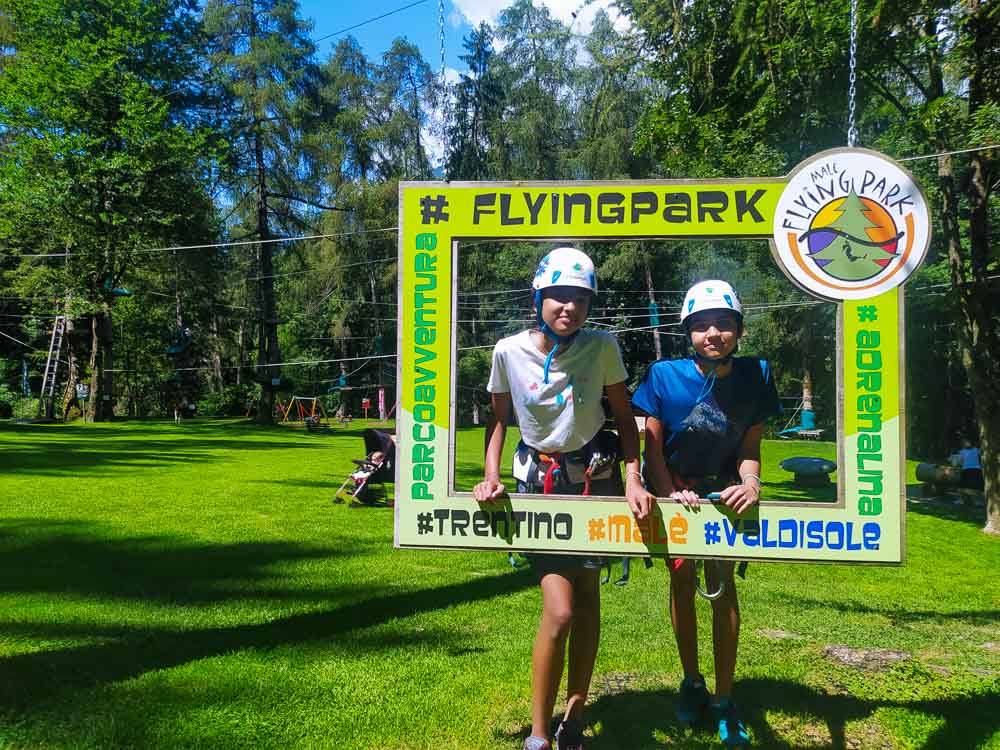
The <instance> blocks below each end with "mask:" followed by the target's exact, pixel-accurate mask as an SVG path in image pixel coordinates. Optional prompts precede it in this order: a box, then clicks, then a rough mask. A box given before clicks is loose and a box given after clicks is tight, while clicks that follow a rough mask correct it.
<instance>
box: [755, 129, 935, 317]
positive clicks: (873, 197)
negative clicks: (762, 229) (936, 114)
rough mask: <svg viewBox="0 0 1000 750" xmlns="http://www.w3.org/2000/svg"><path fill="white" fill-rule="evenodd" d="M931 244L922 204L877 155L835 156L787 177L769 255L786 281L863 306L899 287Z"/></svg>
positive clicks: (909, 180) (902, 174)
mask: <svg viewBox="0 0 1000 750" xmlns="http://www.w3.org/2000/svg"><path fill="white" fill-rule="evenodd" d="M929 243H930V215H929V212H928V209H927V201H926V199H925V198H924V196H923V193H922V192H921V191H920V188H919V187H918V186H917V184H916V182H914V180H913V177H912V176H911V175H910V174H909V172H907V171H906V170H904V169H903V168H902V167H900V166H899V165H898V164H896V163H895V162H894V161H892V160H890V159H888V158H887V157H885V156H883V155H882V154H878V153H876V152H874V151H868V150H865V149H833V150H832V151H825V152H823V153H822V154H819V155H817V156H815V157H813V158H812V159H809V160H808V161H806V162H803V163H802V164H800V165H799V167H798V168H796V170H795V171H794V172H793V173H792V174H791V175H790V176H789V182H788V186H787V187H786V188H785V189H784V191H783V192H782V194H781V198H780V199H779V200H778V206H777V210H776V212H775V215H774V236H773V239H772V250H773V252H774V255H775V258H776V260H777V261H778V264H779V265H780V266H781V268H782V270H783V271H784V272H785V274H786V275H787V276H788V277H789V278H791V279H792V281H794V282H795V283H796V284H798V285H799V286H800V287H803V288H805V289H806V290H808V291H810V292H812V293H813V294H817V295H819V296H821V297H825V298H826V299H833V300H845V299H865V298H868V297H874V296H877V295H879V294H881V293H883V292H885V291H888V290H889V289H892V288H895V287H897V286H899V285H900V284H902V283H903V282H904V281H906V279H907V278H908V277H909V276H910V275H911V274H912V273H913V272H914V271H915V270H916V269H917V267H918V266H919V265H920V263H921V262H922V261H923V259H924V257H925V255H926V254H927V247H928V245H929Z"/></svg>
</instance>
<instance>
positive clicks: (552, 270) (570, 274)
mask: <svg viewBox="0 0 1000 750" xmlns="http://www.w3.org/2000/svg"><path fill="white" fill-rule="evenodd" d="M550 286H576V287H580V288H581V289H588V290H589V291H590V292H591V293H592V294H597V272H596V271H595V269H594V261H592V260H591V259H590V258H589V257H588V256H587V254H586V253H584V252H582V251H580V250H577V249H576V248H575V247H557V248H556V249H555V250H551V251H550V252H548V253H546V255H545V257H543V258H542V259H541V260H540V261H539V262H538V269H537V270H536V271H535V280H534V281H533V282H531V288H532V289H534V290H535V291H536V292H540V291H542V290H543V289H547V288H549V287H550Z"/></svg>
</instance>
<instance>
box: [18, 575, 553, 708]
mask: <svg viewBox="0 0 1000 750" xmlns="http://www.w3.org/2000/svg"><path fill="white" fill-rule="evenodd" d="M533 586H534V578H533V576H532V575H531V574H530V573H507V574H505V575H499V576H493V577H491V578H477V579H475V580H471V581H466V582H463V583H457V584H452V585H449V586H442V587H440V588H435V589H425V590H420V591H410V592H406V593H402V594H393V595H388V596H374V597H370V598H366V599H364V600H363V601H360V602H357V603H353V604H347V605H344V606H340V607H334V608H330V609H325V610H322V611H317V612H310V613H307V614H300V615H294V616H291V617H285V618H280V619H276V620H272V621H270V622H266V623H259V624H247V625H235V626H232V627H223V628H210V629H203V630H182V629H170V628H165V629H138V628H127V627H126V628H123V629H122V633H121V634H116V635H118V637H115V638H114V640H112V641H110V642H108V643H101V644H96V645H85V646H74V647H68V648H62V649H55V650H50V651H40V652H34V653H25V654H18V655H16V656H10V657H6V658H0V711H14V712H17V713H22V714H25V713H31V712H32V711H33V710H38V711H43V710H44V706H43V705H42V704H43V702H45V701H47V700H48V699H51V698H54V697H57V696H63V695H66V694H67V693H69V694H75V693H77V692H79V691H84V690H87V689H90V688H92V687H95V686H100V685H104V684H108V683H112V682H118V681H121V680H127V679H131V678H134V677H137V676H139V675H142V674H145V673H147V672H151V671H154V670H159V669H170V668H173V667H177V666H181V665H183V664H187V663H189V662H192V661H196V660H198V659H205V658H209V657H214V656H221V655H224V654H231V653H233V652H238V651H242V650H245V649H260V650H267V649H274V648H278V647H281V646H288V645H295V644H302V643H307V642H314V641H322V640H327V639H336V638H340V637H344V636H347V635H348V634H350V633H352V632H353V631H364V630H365V629H366V628H373V627H377V626H380V625H384V624H386V623H388V622H390V621H392V620H395V619H397V618H408V617H412V616H413V615H415V614H419V613H422V612H430V611H433V610H439V609H445V608H448V607H454V606H455V605H458V604H466V603H471V602H478V601H484V600H487V599H493V598H495V597H499V596H507V595H510V594H513V593H515V592H517V591H520V590H522V589H525V588H531V587H533ZM52 627H53V629H58V628H59V627H61V626H57V625H53V626H52ZM431 639H433V640H434V642H436V643H439V644H440V642H441V634H440V633H438V634H434V633H430V634H427V635H422V634H418V635H415V636H414V638H412V639H407V638H401V637H397V636H393V637H391V638H390V639H389V641H388V642H389V644H390V645H391V646H392V647H394V648H397V647H399V648H401V647H404V646H405V644H406V643H407V642H409V641H410V640H413V641H424V640H431ZM377 642H378V641H376V643H377ZM456 653H457V652H456Z"/></svg>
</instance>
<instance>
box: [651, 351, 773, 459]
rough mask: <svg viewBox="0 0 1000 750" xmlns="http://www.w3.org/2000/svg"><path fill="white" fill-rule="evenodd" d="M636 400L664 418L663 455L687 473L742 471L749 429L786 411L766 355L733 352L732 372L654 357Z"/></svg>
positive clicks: (652, 413) (653, 414)
mask: <svg viewBox="0 0 1000 750" xmlns="http://www.w3.org/2000/svg"><path fill="white" fill-rule="evenodd" d="M632 404H633V405H634V406H636V407H637V408H639V409H641V410H642V411H644V412H646V414H648V415H649V416H651V417H656V418H657V419H659V420H660V421H661V422H662V423H663V430H664V433H663V439H664V446H663V455H664V457H665V458H666V460H667V465H668V466H669V467H670V468H671V469H673V470H675V471H676V472H677V473H678V474H680V475H681V476H682V477H685V478H688V477H708V476H720V475H721V476H727V477H735V476H736V475H737V458H738V456H739V449H740V443H741V442H742V441H743V436H744V435H745V434H746V432H747V430H748V429H750V428H751V427H753V426H754V425H757V424H760V423H761V422H764V421H765V420H766V419H768V417H772V416H775V415H777V414H780V413H781V402H780V401H779V400H778V392H777V390H776V389H775V387H774V379H773V378H772V377H771V367H770V365H768V363H767V361H766V360H763V359H758V358H756V357H735V358H733V369H732V371H731V372H730V374H729V375H728V376H727V377H724V378H713V377H711V376H709V377H706V376H704V375H702V374H701V371H700V370H699V369H698V367H697V365H696V364H695V361H694V358H688V359H671V360H661V361H659V362H655V363H653V365H652V366H651V367H650V368H649V370H648V371H647V373H646V377H645V379H644V380H643V381H642V385H640V386H639V388H638V389H637V390H636V392H635V395H634V396H632Z"/></svg>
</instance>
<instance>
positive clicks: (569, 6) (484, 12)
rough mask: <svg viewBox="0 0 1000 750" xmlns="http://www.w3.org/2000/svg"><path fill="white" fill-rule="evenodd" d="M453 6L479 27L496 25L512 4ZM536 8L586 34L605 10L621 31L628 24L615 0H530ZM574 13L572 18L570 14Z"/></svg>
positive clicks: (473, 0)
mask: <svg viewBox="0 0 1000 750" xmlns="http://www.w3.org/2000/svg"><path fill="white" fill-rule="evenodd" d="M452 2H453V4H454V6H455V9H456V10H457V11H458V12H459V13H460V14H461V15H462V16H463V17H464V18H465V20H466V21H468V23H469V24H470V25H471V26H478V25H479V23H480V22H481V21H487V22H488V23H491V24H495V23H496V21H497V18H498V17H499V16H500V12H501V11H502V10H504V8H508V7H510V5H511V0H452ZM532 2H533V3H534V5H535V7H538V8H540V7H542V6H544V7H547V8H548V9H549V13H551V14H552V16H553V18H558V19H559V20H560V21H562V22H563V23H565V24H567V25H572V29H573V31H574V32H576V33H578V34H586V33H588V32H589V31H590V29H591V27H593V25H594V17H595V16H597V13H598V11H601V10H605V11H607V13H608V16H609V17H610V18H611V21H612V23H614V25H615V28H616V29H618V30H619V31H623V30H625V29H627V28H628V26H629V24H628V22H627V20H626V19H625V17H624V16H622V14H621V13H620V12H619V11H618V8H617V7H616V6H615V0H593V2H590V3H588V2H586V0H532ZM574 13H576V18H575V19H574V17H573V14H574Z"/></svg>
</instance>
